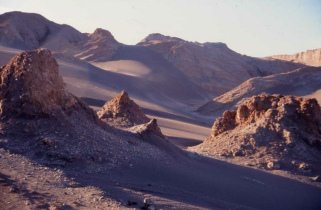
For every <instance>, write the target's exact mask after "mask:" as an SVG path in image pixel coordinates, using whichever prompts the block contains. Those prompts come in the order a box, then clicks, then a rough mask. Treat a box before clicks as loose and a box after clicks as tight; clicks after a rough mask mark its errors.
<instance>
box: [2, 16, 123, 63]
mask: <svg viewBox="0 0 321 210" xmlns="http://www.w3.org/2000/svg"><path fill="white" fill-rule="evenodd" d="M0 44H1V45H3V46H8V47H13V48H17V49H22V50H30V49H36V48H40V47H44V48H48V49H50V50H52V51H56V52H62V53H65V54H67V55H73V56H76V57H80V58H82V59H85V60H86V59H88V60H90V61H95V60H100V59H110V57H111V55H112V54H113V53H114V52H115V50H116V49H117V47H118V46H119V45H120V44H119V43H118V42H117V41H116V40H115V39H114V37H113V36H112V34H111V33H110V32H109V31H106V30H104V29H100V28H98V29H96V30H95V32H94V33H92V34H86V33H81V32H79V31H78V30H76V29H75V28H73V27H71V26H69V25H65V24H57V23H54V22H52V21H50V20H48V19H46V18H45V17H43V16H41V15H39V14H33V13H23V12H8V13H4V14H2V15H0Z"/></svg>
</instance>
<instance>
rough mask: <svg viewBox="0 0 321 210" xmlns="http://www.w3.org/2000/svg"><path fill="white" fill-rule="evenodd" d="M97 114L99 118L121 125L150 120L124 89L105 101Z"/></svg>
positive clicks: (137, 123) (127, 125)
mask: <svg viewBox="0 0 321 210" xmlns="http://www.w3.org/2000/svg"><path fill="white" fill-rule="evenodd" d="M97 115H98V117H99V118H100V119H101V120H104V121H107V122H110V123H112V124H114V125H116V126H121V127H131V126H134V125H139V124H143V123H147V122H149V120H150V119H149V118H148V117H146V115H145V114H144V113H143V111H142V110H141V108H140V107H139V106H138V105H137V104H136V103H135V102H134V101H133V100H131V99H130V98H129V96H128V94H127V93H126V92H125V91H122V92H121V93H120V94H118V95H117V96H116V97H114V98H113V99H112V100H110V101H108V102H106V104H105V105H104V106H103V107H102V108H101V110H99V111H98V112H97Z"/></svg>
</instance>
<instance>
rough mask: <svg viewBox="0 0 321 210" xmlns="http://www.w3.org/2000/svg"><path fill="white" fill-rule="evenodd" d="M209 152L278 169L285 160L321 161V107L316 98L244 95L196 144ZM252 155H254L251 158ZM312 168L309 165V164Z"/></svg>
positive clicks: (300, 167)
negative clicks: (239, 102) (209, 133)
mask: <svg viewBox="0 0 321 210" xmlns="http://www.w3.org/2000/svg"><path fill="white" fill-rule="evenodd" d="M193 150H194V151H195V150H197V151H200V152H203V151H204V153H205V152H206V154H209V155H215V154H232V156H231V157H235V156H238V158H243V159H246V161H252V160H253V162H255V161H256V162H257V163H259V162H260V161H261V162H262V163H266V160H269V159H270V160H273V161H272V162H271V161H270V162H267V163H266V164H263V165H262V166H264V167H266V168H267V169H278V168H279V166H280V165H279V164H276V163H282V165H284V166H285V167H282V169H283V168H293V162H302V161H303V162H304V164H300V165H297V166H296V167H294V168H295V170H296V169H298V170H305V168H307V167H306V166H308V165H311V167H313V168H314V167H318V168H320V167H319V166H318V165H320V164H321V161H320V160H321V109H320V106H319V104H318V102H317V101H316V100H315V99H305V98H301V97H294V96H282V95H267V94H261V95H257V96H253V97H250V98H247V99H245V100H244V101H243V102H242V103H241V104H240V105H239V106H238V107H237V108H236V110H234V111H225V112H224V113H223V116H222V117H220V118H218V119H217V120H216V121H215V123H214V125H213V127H212V133H211V135H210V136H209V137H208V138H207V139H206V140H205V141H204V142H203V143H202V144H201V145H199V146H196V147H194V148H193ZM250 157H251V158H250ZM309 168H310V167H309Z"/></svg>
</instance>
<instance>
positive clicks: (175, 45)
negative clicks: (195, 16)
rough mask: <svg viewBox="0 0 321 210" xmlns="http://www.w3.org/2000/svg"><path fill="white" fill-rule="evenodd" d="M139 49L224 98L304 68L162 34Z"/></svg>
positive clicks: (225, 47)
mask: <svg viewBox="0 0 321 210" xmlns="http://www.w3.org/2000/svg"><path fill="white" fill-rule="evenodd" d="M137 45H139V46H144V47H146V48H149V49H152V50H153V51H155V52H157V53H159V54H161V55H162V56H163V57H164V58H165V59H166V60H168V61H169V62H170V63H172V64H173V65H174V66H175V67H176V68H177V69H178V70H179V71H181V72H182V73H183V74H184V75H185V76H186V77H188V78H190V79H191V80H192V81H193V82H194V83H195V84H196V85H198V86H200V87H201V88H203V90H204V91H205V92H208V93H211V94H212V96H217V95H220V94H222V93H224V92H226V91H228V90H230V89H232V88H234V87H235V86H237V85H239V84H240V83H242V82H243V81H245V80H247V79H249V78H251V77H255V76H265V75H270V74H274V73H280V72H287V71H290V70H293V69H295V68H298V67H299V66H302V65H300V64H293V63H291V62H285V61H271V60H267V59H260V58H254V57H249V56H246V55H241V54H239V53H237V52H234V51H233V50H231V49H229V48H228V47H227V45H226V44H224V43H209V42H207V43H198V42H189V41H185V40H182V39H180V38H176V37H169V36H164V35H162V34H150V35H148V36H147V37H146V38H145V39H143V40H142V41H141V42H139V43H138V44H137Z"/></svg>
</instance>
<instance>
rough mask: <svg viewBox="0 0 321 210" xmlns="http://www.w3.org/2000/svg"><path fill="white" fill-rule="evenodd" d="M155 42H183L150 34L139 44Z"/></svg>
mask: <svg viewBox="0 0 321 210" xmlns="http://www.w3.org/2000/svg"><path fill="white" fill-rule="evenodd" d="M157 41H158V42H169V41H174V42H181V41H184V40H183V39H180V38H177V37H171V36H166V35H163V34H160V33H152V34H149V35H148V36H146V37H145V38H144V39H143V40H142V41H140V43H144V42H157Z"/></svg>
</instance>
